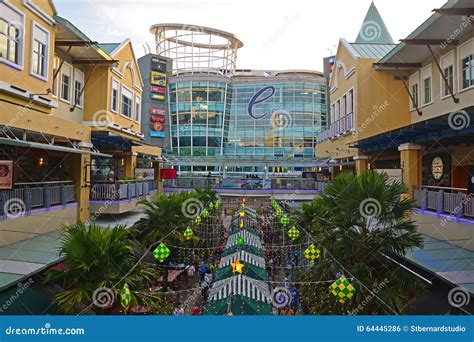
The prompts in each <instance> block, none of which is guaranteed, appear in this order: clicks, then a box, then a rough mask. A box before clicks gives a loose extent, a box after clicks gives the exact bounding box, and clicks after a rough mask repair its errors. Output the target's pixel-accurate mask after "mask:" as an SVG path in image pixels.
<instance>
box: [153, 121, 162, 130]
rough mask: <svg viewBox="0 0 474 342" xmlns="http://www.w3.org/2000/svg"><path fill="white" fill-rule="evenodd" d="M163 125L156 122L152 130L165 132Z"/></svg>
mask: <svg viewBox="0 0 474 342" xmlns="http://www.w3.org/2000/svg"><path fill="white" fill-rule="evenodd" d="M163 128H164V127H163V123H162V122H158V121H155V122H153V123H152V124H151V129H152V130H154V131H156V132H161V131H162V130H163Z"/></svg>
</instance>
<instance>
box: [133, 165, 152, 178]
mask: <svg viewBox="0 0 474 342" xmlns="http://www.w3.org/2000/svg"><path fill="white" fill-rule="evenodd" d="M135 178H136V179H139V180H154V179H155V169H154V168H151V167H136V168H135Z"/></svg>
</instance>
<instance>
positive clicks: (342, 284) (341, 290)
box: [329, 276, 356, 304]
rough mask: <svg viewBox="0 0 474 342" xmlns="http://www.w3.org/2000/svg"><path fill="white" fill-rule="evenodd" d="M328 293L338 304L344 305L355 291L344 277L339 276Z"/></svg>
mask: <svg viewBox="0 0 474 342" xmlns="http://www.w3.org/2000/svg"><path fill="white" fill-rule="evenodd" d="M329 291H331V293H332V294H333V295H334V296H336V298H337V300H338V301H339V303H341V304H344V303H345V302H346V300H349V299H351V298H352V297H353V296H354V293H355V292H356V289H355V288H354V286H352V284H351V283H350V282H349V280H347V279H346V277H344V276H341V278H339V279H338V280H336V281H335V282H334V283H332V284H331V286H329Z"/></svg>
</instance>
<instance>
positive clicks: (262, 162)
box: [164, 155, 327, 167]
mask: <svg viewBox="0 0 474 342" xmlns="http://www.w3.org/2000/svg"><path fill="white" fill-rule="evenodd" d="M164 159H165V161H166V162H168V163H171V164H175V165H180V166H193V165H194V166H260V167H264V166H267V167H268V166H279V167H281V166H293V167H318V166H323V164H324V165H325V164H326V163H327V160H326V159H316V158H307V159H305V158H285V157H270V156H173V155H165V156H164Z"/></svg>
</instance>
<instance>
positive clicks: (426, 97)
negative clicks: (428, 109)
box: [423, 77, 431, 104]
mask: <svg viewBox="0 0 474 342" xmlns="http://www.w3.org/2000/svg"><path fill="white" fill-rule="evenodd" d="M430 102H431V77H427V78H425V79H424V80H423V104H428V103H430Z"/></svg>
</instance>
